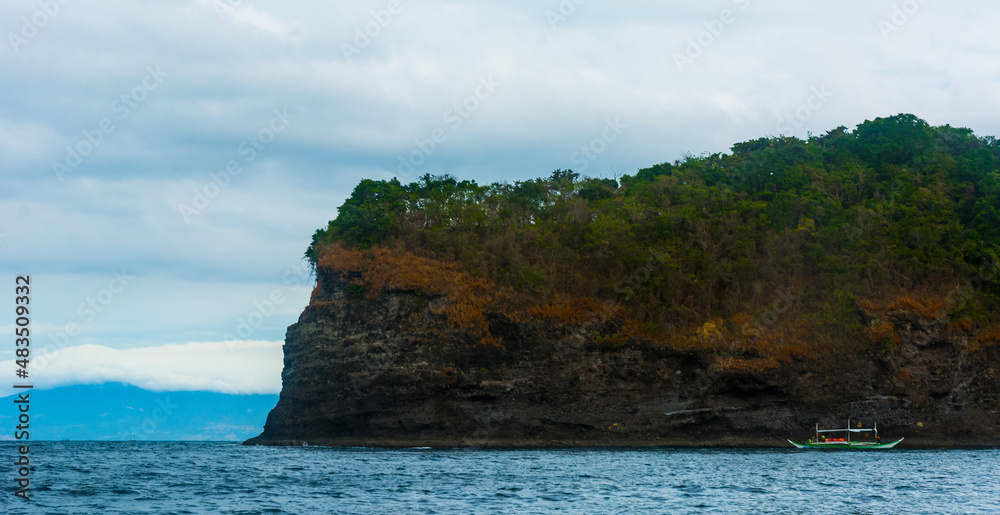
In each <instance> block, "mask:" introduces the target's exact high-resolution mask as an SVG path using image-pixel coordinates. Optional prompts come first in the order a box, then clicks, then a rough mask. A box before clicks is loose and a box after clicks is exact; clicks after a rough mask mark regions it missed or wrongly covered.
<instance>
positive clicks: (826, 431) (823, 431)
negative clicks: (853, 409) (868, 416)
mask: <svg viewBox="0 0 1000 515" xmlns="http://www.w3.org/2000/svg"><path fill="white" fill-rule="evenodd" d="M817 431H818V432H820V433H843V432H844V431H850V432H852V433H865V432H868V431H875V429H874V428H872V429H863V428H857V429H854V428H846V429H818V430H817Z"/></svg>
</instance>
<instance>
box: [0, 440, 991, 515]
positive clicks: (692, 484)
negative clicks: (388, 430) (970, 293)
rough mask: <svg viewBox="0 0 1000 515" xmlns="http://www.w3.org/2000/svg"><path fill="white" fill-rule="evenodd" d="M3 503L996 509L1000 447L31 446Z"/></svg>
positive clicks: (571, 509)
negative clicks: (26, 465) (19, 480)
mask: <svg viewBox="0 0 1000 515" xmlns="http://www.w3.org/2000/svg"><path fill="white" fill-rule="evenodd" d="M15 452H16V449H15V447H14V446H13V445H11V444H10V443H9V442H3V443H0V463H2V464H3V465H0V470H2V473H0V475H2V476H3V478H4V486H3V487H2V493H3V499H2V501H0V511H2V512H3V513H32V514H33V513H53V514H56V513H58V514H64V513H73V514H75V513H87V514H89V513H95V514H117V513H127V514H136V513H164V514H173V513H177V514H181V513H184V514H188V513H196V514H201V513H224V514H256V513H296V514H298V513H302V514H323V513H390V514H403V513H601V514H604V513H638V512H651V513H725V514H731V513H804V514H814V513H847V514H862V513H872V514H876V513H879V514H881V513H886V514H896V513H928V514H930V513H934V514H937V513H991V514H993V513H1000V450H906V449H898V448H897V449H893V450H890V451H867V452H866V451H848V452H836V451H799V450H795V449H679V448H656V449H558V450H552V449H529V450H469V449H425V448H413V449H398V450H388V449H370V448H354V449H332V448H322V447H277V448H276V447H245V446H241V445H239V444H237V443H182V442H34V443H33V444H32V445H31V448H30V460H31V470H30V481H31V483H30V490H29V492H30V497H31V500H30V501H24V500H22V499H21V498H19V497H16V496H15V495H14V493H15V484H14V482H13V481H12V478H13V474H14V465H13V462H14V460H15Z"/></svg>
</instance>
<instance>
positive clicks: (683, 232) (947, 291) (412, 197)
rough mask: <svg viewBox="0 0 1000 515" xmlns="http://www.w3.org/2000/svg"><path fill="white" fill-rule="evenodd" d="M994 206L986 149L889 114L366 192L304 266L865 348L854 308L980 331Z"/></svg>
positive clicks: (660, 324)
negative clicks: (541, 172) (600, 174)
mask: <svg viewBox="0 0 1000 515" xmlns="http://www.w3.org/2000/svg"><path fill="white" fill-rule="evenodd" d="M998 203H1000V144H998V142H997V141H996V140H995V139H994V138H993V137H978V136H976V135H974V134H973V133H972V131H971V130H969V129H961V128H953V127H950V126H943V127H931V126H929V125H928V124H927V123H926V122H924V121H923V120H921V119H919V118H917V117H915V116H913V115H897V116H893V117H889V118H878V119H876V120H873V121H866V122H864V123H862V124H861V125H859V126H858V127H857V128H856V129H855V130H853V131H849V130H848V129H847V128H845V127H839V128H837V129H834V130H832V131H830V132H828V133H826V134H825V135H822V136H811V137H810V138H809V139H807V140H805V141H803V140H800V139H796V138H790V137H772V138H761V139H758V140H754V141H748V142H744V143H738V144H736V145H734V146H733V147H732V152H731V153H729V154H712V155H704V156H700V157H687V158H685V159H684V160H683V161H678V162H674V163H673V164H670V163H665V164H660V165H656V166H653V167H651V168H647V169H644V170H640V171H638V172H637V173H636V174H635V175H625V176H622V177H617V178H588V177H581V176H579V175H578V174H576V173H574V172H572V171H568V170H557V171H555V172H553V173H552V174H551V175H550V176H549V177H547V178H540V179H534V180H527V181H517V182H514V183H505V182H502V183H493V184H489V185H479V184H477V183H476V182H474V181H460V180H458V179H456V178H454V177H451V176H430V175H425V176H423V177H421V178H420V179H419V180H418V181H417V182H414V183H411V184H405V185H404V184H401V183H399V182H398V181H397V180H392V181H374V180H367V179H366V180H363V181H361V183H360V184H359V185H358V186H357V187H356V188H355V190H354V192H353V194H352V195H351V197H350V198H349V199H348V200H347V201H346V202H345V203H344V205H343V206H342V207H341V208H340V211H339V214H338V217H337V219H335V220H333V221H331V222H330V223H329V225H328V226H327V227H326V228H325V229H322V230H319V231H317V232H316V234H315V235H314V237H313V244H312V245H311V246H310V248H309V250H308V251H307V252H306V256H307V257H308V258H309V259H310V260H311V261H312V262H313V263H314V264H315V263H316V261H317V259H318V257H319V255H320V253H321V252H322V249H323V248H325V247H327V246H328V245H330V244H332V243H336V244H337V246H338V247H342V248H345V249H356V250H364V249H372V248H378V249H390V250H392V251H395V252H397V253H406V254H413V255H416V256H419V257H421V258H429V259H433V260H441V261H445V262H449V263H453V264H457V265H458V266H460V267H461V268H462V269H463V270H464V272H465V273H468V274H469V275H470V276H472V277H476V278H481V279H485V280H487V281H489V282H490V283H492V284H494V285H496V286H497V287H498V288H507V289H511V290H514V291H517V292H520V293H523V294H526V295H529V296H531V297H532V298H535V299H537V300H538V301H539V302H546V301H550V300H551V299H553V298H587V299H594V300H597V301H600V302H602V303H604V304H610V303H614V304H616V305H619V306H622V307H625V308H626V309H627V310H628V312H629V313H630V315H631V316H632V317H634V319H635V320H637V321H639V322H640V323H642V324H646V326H647V328H648V330H649V331H650V332H654V333H655V332H657V331H663V330H680V329H681V328H697V330H699V331H702V332H705V331H709V332H710V331H712V330H714V329H713V328H714V327H716V326H719V327H721V326H723V325H725V323H726V321H732V320H739V319H741V317H742V318H743V319H745V318H747V317H749V318H750V319H754V320H761V319H764V318H781V317H784V318H786V319H788V318H794V319H796V320H800V321H801V320H806V321H808V322H809V323H810V324H811V325H810V327H811V329H810V331H811V333H810V334H811V336H809V337H810V338H829V339H838V338H845V337H854V336H858V335H861V334H862V332H865V331H867V333H866V334H868V335H869V337H870V338H871V339H872V340H878V339H879V338H880V337H881V336H879V335H880V333H878V331H879V330H880V329H878V327H875V328H872V327H864V326H863V324H864V323H866V322H864V317H863V316H861V315H860V314H859V313H860V312H861V311H864V308H863V306H864V305H865V304H864V303H865V302H868V303H874V304H870V305H882V306H888V305H890V304H891V303H892V302H896V303H899V302H901V301H900V299H911V297H912V298H915V299H918V300H915V301H914V300H912V299H911V300H910V301H911V302H915V303H917V304H918V305H919V306H922V307H923V308H926V309H930V308H928V306H938V307H940V308H941V309H942V312H943V313H945V314H946V315H948V314H950V317H949V318H950V319H951V320H953V321H956V322H957V321H964V322H963V323H966V324H974V325H975V326H976V327H986V326H988V325H990V324H991V323H993V322H994V320H993V315H992V314H993V313H996V312H997V311H996V308H997V307H998V301H1000V297H998V294H1000V288H998V287H997V285H998V279H997V273H996V266H995V263H997V256H998V254H1000V205H998ZM879 303H881V304H879ZM932 314H933V313H932ZM713 321H715V322H713ZM758 325H760V323H759V322H758Z"/></svg>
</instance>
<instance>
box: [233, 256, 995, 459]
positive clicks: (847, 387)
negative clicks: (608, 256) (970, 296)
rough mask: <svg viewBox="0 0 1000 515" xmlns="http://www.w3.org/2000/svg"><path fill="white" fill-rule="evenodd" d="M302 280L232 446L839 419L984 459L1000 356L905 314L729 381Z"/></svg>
mask: <svg viewBox="0 0 1000 515" xmlns="http://www.w3.org/2000/svg"><path fill="white" fill-rule="evenodd" d="M317 276H318V286H317V288H316V290H315V291H314V294H313V298H312V300H311V302H310V304H309V306H308V307H307V308H306V309H305V311H304V312H303V313H302V315H301V317H300V318H299V320H298V322H297V323H296V324H294V325H292V326H291V327H289V329H288V332H287V337H286V343H285V348H284V352H285V360H284V372H283V373H282V380H283V388H282V391H281V396H280V400H279V402H278V404H277V406H276V407H275V408H274V410H273V411H272V412H271V413H270V415H269V416H268V418H267V423H266V426H265V428H264V431H263V433H262V434H261V435H260V436H258V437H256V438H253V439H251V440H249V441H248V442H247V443H248V444H264V445H301V444H302V443H304V442H308V444H309V445H334V446H339V445H344V446H633V445H694V446H786V445H787V443H786V442H785V439H786V438H793V439H795V438H799V439H805V438H808V437H810V436H811V435H812V431H813V427H814V424H816V423H819V424H820V425H821V426H827V427H831V426H833V427H842V426H843V425H844V424H845V422H846V420H847V419H848V418H850V419H851V420H852V422H862V423H864V424H866V425H867V424H871V423H874V422H877V423H878V426H879V429H880V433H881V435H882V436H883V438H897V437H906V440H905V442H904V446H910V447H918V446H984V445H990V446H993V445H998V444H1000V395H998V392H1000V346H997V345H995V344H994V343H993V342H985V343H984V342H983V341H981V340H982V338H978V339H977V336H976V335H975V334H974V332H973V331H971V330H970V328H968V327H962V326H961V324H954V323H951V322H949V320H948V319H947V315H943V314H937V315H936V314H934V313H921V312H920V309H918V308H916V307H908V306H907V305H905V304H904V305H896V306H888V307H881V308H871V309H867V310H866V309H864V308H862V307H859V308H858V310H859V312H861V313H862V316H863V318H864V320H865V323H866V324H867V325H868V326H870V327H871V328H872V329H871V331H876V332H877V331H881V332H883V333H884V335H883V336H886V335H887V336H886V337H885V338H884V340H885V342H886V344H885V345H881V346H880V345H870V346H868V347H864V348H863V349H862V350H859V349H857V348H853V349H840V350H837V349H833V350H830V351H829V352H826V353H825V354H823V355H822V356H821V357H816V356H806V355H803V354H799V353H796V352H789V353H788V356H787V359H783V360H780V361H778V362H775V363H774V364H773V365H772V366H765V367H740V366H727V363H728V364H729V365H732V363H731V362H726V361H725V359H723V358H722V357H721V356H720V353H719V352H718V350H717V349H718V347H716V350H712V348H710V347H697V346H681V345H677V346H670V345H662V344H653V343H651V342H648V341H643V340H642V338H625V339H621V338H618V339H616V338H609V337H607V335H609V334H618V333H620V331H621V327H620V326H621V325H622V324H623V321H622V320H620V319H618V318H616V317H615V316H614V315H607V316H591V317H578V319H574V320H571V321H570V322H567V321H565V320H560V319H558V318H553V317H544V316H536V317H527V316H524V317H518V316H509V315H508V314H505V313H503V312H500V311H498V310H496V311H491V310H490V309H485V311H483V313H482V316H483V317H484V320H485V321H486V323H487V324H488V333H489V334H490V335H491V337H490V339H489V341H487V342H485V343H484V340H483V338H482V337H481V334H478V333H476V331H474V330H470V329H468V327H467V326H463V325H462V324H456V323H454V320H450V319H449V318H448V315H447V313H446V310H447V308H448V306H449V305H450V304H454V303H455V302H458V301H456V299H455V298H453V297H449V295H447V294H445V293H443V292H442V291H428V290H427V289H424V288H413V287H412V286H406V285H405V284H404V285H400V284H394V283H392V282H388V283H386V284H376V285H375V286H372V285H371V283H370V282H367V283H366V282H365V281H364V279H365V278H364V277H362V275H361V273H360V272H358V271H356V270H354V271H352V270H347V269H345V268H344V267H340V268H339V269H338V268H337V267H335V266H331V265H330V264H329V263H328V264H325V265H323V264H322V263H321V266H319V267H318V268H317ZM373 288H374V289H373ZM942 313H943V311H942ZM701 333H702V334H701V336H700V337H702V338H712V337H717V336H713V334H712V331H711V328H708V329H703V330H702V331H701ZM729 356H730V357H729V358H726V359H730V360H731V359H732V358H731V356H732V353H730V354H729Z"/></svg>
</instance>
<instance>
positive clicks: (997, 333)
mask: <svg viewBox="0 0 1000 515" xmlns="http://www.w3.org/2000/svg"><path fill="white" fill-rule="evenodd" d="M973 346H974V348H973V350H979V349H982V348H983V347H996V346H1000V328H998V327H993V328H991V329H989V330H986V331H983V332H981V333H979V335H977V336H976V341H975V342H974V345H973Z"/></svg>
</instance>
